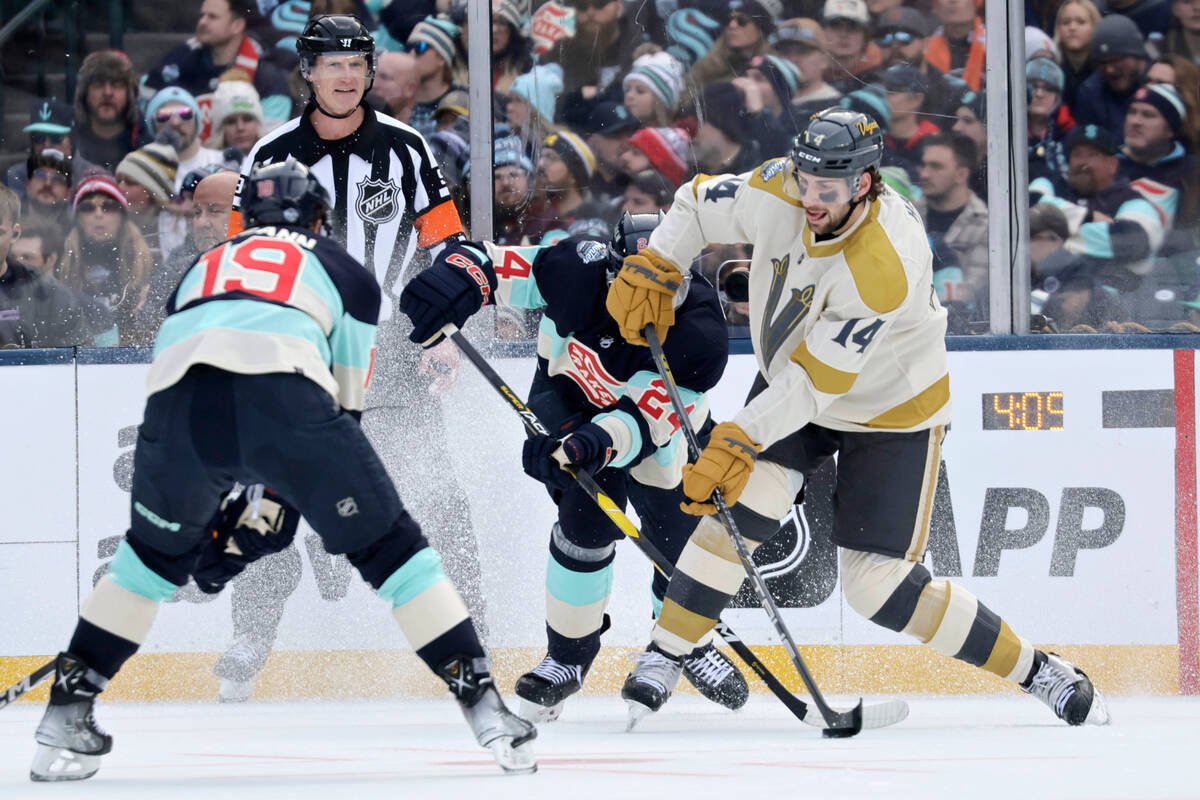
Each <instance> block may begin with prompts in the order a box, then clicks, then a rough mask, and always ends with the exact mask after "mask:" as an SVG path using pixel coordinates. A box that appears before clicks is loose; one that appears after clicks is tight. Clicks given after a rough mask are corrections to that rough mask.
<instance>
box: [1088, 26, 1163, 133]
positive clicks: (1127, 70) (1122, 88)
mask: <svg viewBox="0 0 1200 800" xmlns="http://www.w3.org/2000/svg"><path fill="white" fill-rule="evenodd" d="M1092 63H1093V65H1094V66H1095V69H1096V71H1095V72H1094V73H1092V75H1091V76H1090V77H1088V79H1087V80H1085V81H1084V82H1083V84H1082V85H1081V86H1080V87H1079V95H1078V97H1077V99H1076V103H1075V106H1074V107H1073V110H1074V112H1075V121H1076V122H1078V123H1079V124H1080V125H1099V126H1101V127H1102V128H1107V129H1108V130H1110V131H1123V130H1124V129H1125V111H1126V109H1127V108H1128V106H1129V99H1130V98H1131V97H1133V93H1134V92H1135V91H1137V89H1138V87H1139V86H1141V85H1142V73H1143V72H1144V71H1145V69H1146V45H1145V43H1144V42H1143V40H1142V34H1141V31H1139V30H1138V27H1137V25H1135V24H1133V21H1132V20H1130V19H1129V18H1128V17H1123V16H1121V15H1120V14H1112V15H1110V16H1107V17H1105V18H1104V19H1102V20H1100V21H1099V22H1098V23H1096V30H1095V32H1094V33H1093V34H1092Z"/></svg>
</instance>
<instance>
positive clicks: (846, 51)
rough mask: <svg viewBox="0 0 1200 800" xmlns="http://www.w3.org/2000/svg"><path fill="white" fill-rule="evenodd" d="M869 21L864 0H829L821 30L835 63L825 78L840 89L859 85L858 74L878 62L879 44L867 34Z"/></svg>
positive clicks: (871, 67) (826, 4)
mask: <svg viewBox="0 0 1200 800" xmlns="http://www.w3.org/2000/svg"><path fill="white" fill-rule="evenodd" d="M869 25H870V17H869V16H868V15H867V4H866V2H864V0H826V2H825V9H824V11H823V12H822V14H821V30H822V31H824V33H825V45H826V47H827V48H828V50H829V55H830V58H831V59H832V62H833V63H832V64H831V65H830V66H829V69H828V70H827V71H826V73H825V78H826V80H828V81H829V82H830V83H831V84H833V85H834V86H835V87H837V89H838V90H839V91H842V92H849V91H853V90H854V89H857V88H858V87H859V86H860V85H861V81H860V80H859V79H858V78H857V76H858V75H861V74H863V73H866V72H870V71H871V70H873V69H875V68H876V67H878V66H879V61H880V53H879V48H878V47H876V46H875V44H874V42H871V41H870V40H869V39H868V38H867V32H868V26H869Z"/></svg>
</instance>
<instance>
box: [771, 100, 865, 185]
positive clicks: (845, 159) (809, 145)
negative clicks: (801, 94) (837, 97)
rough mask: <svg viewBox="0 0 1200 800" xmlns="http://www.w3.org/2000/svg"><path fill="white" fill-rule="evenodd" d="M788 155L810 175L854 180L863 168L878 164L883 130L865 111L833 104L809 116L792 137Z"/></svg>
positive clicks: (798, 167)
mask: <svg viewBox="0 0 1200 800" xmlns="http://www.w3.org/2000/svg"><path fill="white" fill-rule="evenodd" d="M789 155H790V156H791V158H792V163H793V164H795V166H796V169H798V170H802V171H803V172H807V173H809V174H810V175H822V176H830V177H839V178H849V179H851V180H855V179H857V178H858V176H859V175H861V174H862V173H863V171H864V170H866V169H868V168H870V167H878V166H879V161H880V159H881V158H882V157H883V133H882V132H881V130H880V128H879V123H877V122H876V121H875V120H874V119H872V118H871V117H869V116H867V115H866V114H863V113H862V112H860V111H852V110H850V109H848V108H838V107H836V106H835V107H833V108H827V109H825V110H824V111H818V112H817V113H816V114H813V115H812V117H810V118H809V121H808V125H806V126H805V128H804V130H802V131H800V133H799V134H797V135H796V136H795V137H794V138H793V139H792V149H791V152H790V153H789Z"/></svg>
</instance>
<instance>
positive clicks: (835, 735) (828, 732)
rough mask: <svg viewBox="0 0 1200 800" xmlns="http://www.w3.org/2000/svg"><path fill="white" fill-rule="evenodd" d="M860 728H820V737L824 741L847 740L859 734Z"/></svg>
mask: <svg viewBox="0 0 1200 800" xmlns="http://www.w3.org/2000/svg"><path fill="white" fill-rule="evenodd" d="M859 730H861V728H822V729H821V736H823V737H824V738H826V739H849V738H850V737H851V736H854V735H855V734H856V733H858V732H859Z"/></svg>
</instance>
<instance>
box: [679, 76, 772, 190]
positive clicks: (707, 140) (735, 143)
mask: <svg viewBox="0 0 1200 800" xmlns="http://www.w3.org/2000/svg"><path fill="white" fill-rule="evenodd" d="M701 108H703V110H704V119H703V121H702V122H701V123H700V127H699V129H698V130H697V131H696V139H695V148H696V161H697V164H698V166H699V168H700V171H701V172H706V173H708V174H710V175H718V174H721V173H726V172H731V173H734V174H740V173H742V172H746V171H747V170H751V169H754V168H755V167H757V166H758V165H759V164H760V163H761V162H762V160H763V159H762V151H761V150H760V149H759V145H758V142H756V141H755V140H754V139H753V138H751V136H750V124H749V119H748V117H749V115H748V113H747V111H746V98H745V97H744V96H743V94H742V92H741V90H740V89H738V88H737V87H736V86H734V85H733V84H732V83H728V82H726V83H714V84H713V85H712V86H709V87H708V88H707V89H705V90H704V93H703V94H702V95H701Z"/></svg>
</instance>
